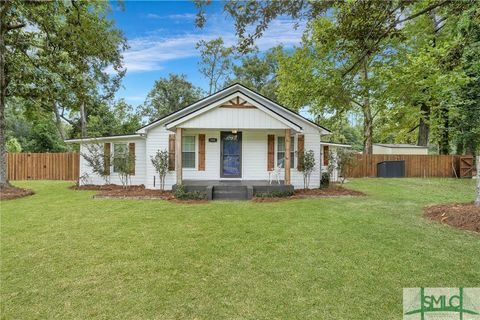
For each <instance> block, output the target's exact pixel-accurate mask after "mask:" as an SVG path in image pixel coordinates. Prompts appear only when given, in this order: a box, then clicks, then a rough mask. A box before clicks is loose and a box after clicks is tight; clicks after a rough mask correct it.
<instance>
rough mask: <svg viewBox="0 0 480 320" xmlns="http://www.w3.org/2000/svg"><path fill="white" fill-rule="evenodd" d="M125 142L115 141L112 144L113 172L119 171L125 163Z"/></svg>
mask: <svg viewBox="0 0 480 320" xmlns="http://www.w3.org/2000/svg"><path fill="white" fill-rule="evenodd" d="M127 152H128V151H127V144H126V143H116V144H114V145H113V172H120V171H122V168H123V169H125V166H126V165H127Z"/></svg>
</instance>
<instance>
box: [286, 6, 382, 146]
mask: <svg viewBox="0 0 480 320" xmlns="http://www.w3.org/2000/svg"><path fill="white" fill-rule="evenodd" d="M362 9H363V13H362V14H360V13H357V16H356V17H355V19H354V20H355V23H357V24H358V23H361V21H363V20H365V19H366V20H367V21H370V20H368V19H369V18H367V17H369V16H371V15H373V16H375V14H373V12H375V10H374V9H372V8H368V7H366V8H362ZM344 10H345V11H348V10H347V8H344ZM338 12H341V11H338ZM377 14H379V13H377ZM342 19H346V17H343V16H342V15H341V14H339V13H338V14H336V15H335V14H332V15H330V16H326V17H320V18H318V19H316V20H315V21H313V22H312V24H311V26H310V30H309V33H308V34H307V35H305V36H304V38H303V42H302V46H301V47H300V48H297V49H296V50H294V51H293V53H292V54H291V55H289V54H283V55H281V56H280V58H279V70H278V74H277V77H278V81H279V83H280V85H279V89H278V96H279V99H280V101H281V102H283V103H284V104H285V105H288V106H290V107H291V108H293V109H296V110H298V109H300V108H302V107H303V106H305V105H308V106H309V109H310V112H311V113H314V114H316V115H317V119H318V118H319V117H322V118H324V117H325V116H326V115H328V116H329V117H332V115H333V117H334V118H337V119H339V120H340V119H342V118H343V117H344V115H345V114H347V113H348V112H351V111H353V112H359V113H360V114H362V122H363V146H364V152H365V153H369V154H370V153H371V152H372V145H373V133H374V131H373V127H374V120H375V117H376V115H378V113H379V112H380V111H382V110H383V109H384V108H385V107H386V97H387V96H386V92H385V85H384V81H383V77H382V73H381V69H382V68H385V65H388V64H389V61H390V55H391V53H390V51H389V45H388V44H385V45H384V46H383V51H379V52H378V53H377V54H376V55H372V56H370V57H368V58H365V59H364V60H363V62H362V65H361V67H360V68H358V69H355V71H352V73H351V75H350V76H348V77H344V76H343V73H344V70H345V68H347V65H348V64H349V63H351V62H350V61H352V60H355V59H356V57H357V56H358V55H359V54H361V52H362V48H364V47H367V46H368V45H369V44H366V43H365V42H364V40H363V39H364V38H367V34H368V31H369V28H370V26H369V25H368V24H364V29H363V30H357V32H358V35H357V34H355V37H354V38H352V39H350V38H349V36H348V35H349V33H350V32H352V31H350V30H343V27H342V25H341V24H340V22H341V21H342ZM360 34H362V35H363V36H360Z"/></svg>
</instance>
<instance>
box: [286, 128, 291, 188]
mask: <svg viewBox="0 0 480 320" xmlns="http://www.w3.org/2000/svg"><path fill="white" fill-rule="evenodd" d="M290 135H291V129H285V184H290V183H291V181H290V150H291V141H290Z"/></svg>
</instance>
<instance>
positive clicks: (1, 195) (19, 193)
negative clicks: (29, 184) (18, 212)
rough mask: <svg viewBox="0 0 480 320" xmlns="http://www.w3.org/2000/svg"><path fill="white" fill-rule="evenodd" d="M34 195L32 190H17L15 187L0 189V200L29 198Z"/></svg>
mask: <svg viewBox="0 0 480 320" xmlns="http://www.w3.org/2000/svg"><path fill="white" fill-rule="evenodd" d="M32 194H34V192H33V191H32V190H29V189H23V188H17V187H4V188H0V200H12V199H17V198H22V197H26V196H31V195H32Z"/></svg>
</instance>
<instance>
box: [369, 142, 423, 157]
mask: <svg viewBox="0 0 480 320" xmlns="http://www.w3.org/2000/svg"><path fill="white" fill-rule="evenodd" d="M372 151H373V154H424V155H426V154H428V147H422V146H416V145H414V144H405V143H374V144H373V149H372Z"/></svg>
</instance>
